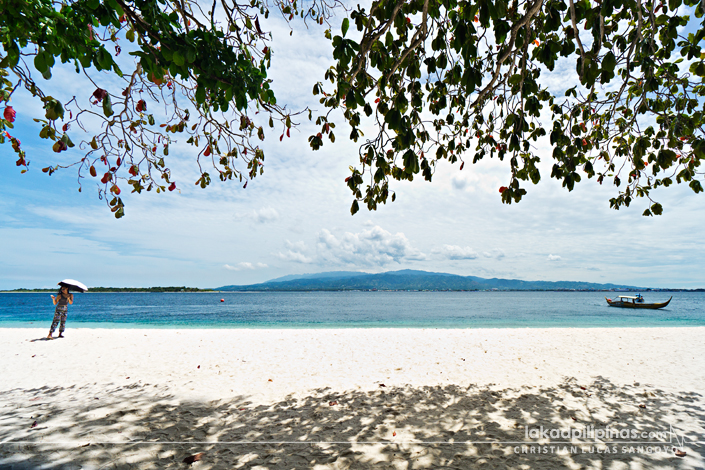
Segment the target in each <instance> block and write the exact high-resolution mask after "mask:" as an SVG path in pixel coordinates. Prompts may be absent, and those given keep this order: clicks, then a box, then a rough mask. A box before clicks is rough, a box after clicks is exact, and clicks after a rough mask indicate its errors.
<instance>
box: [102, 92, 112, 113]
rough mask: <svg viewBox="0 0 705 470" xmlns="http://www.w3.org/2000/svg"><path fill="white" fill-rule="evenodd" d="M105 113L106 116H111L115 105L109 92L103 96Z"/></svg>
mask: <svg viewBox="0 0 705 470" xmlns="http://www.w3.org/2000/svg"><path fill="white" fill-rule="evenodd" d="M103 114H105V117H110V116H112V115H113V105H112V103H111V102H110V95H109V94H107V93H106V95H105V97H104V98H103Z"/></svg>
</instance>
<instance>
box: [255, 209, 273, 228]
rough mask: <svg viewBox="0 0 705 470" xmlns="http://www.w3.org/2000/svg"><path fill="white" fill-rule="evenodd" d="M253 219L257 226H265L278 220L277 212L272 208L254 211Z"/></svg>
mask: <svg viewBox="0 0 705 470" xmlns="http://www.w3.org/2000/svg"><path fill="white" fill-rule="evenodd" d="M253 219H254V220H255V222H257V223H258V224H266V223H267V222H274V221H276V220H278V219H279V212H277V210H276V209H274V208H273V207H264V208H262V209H260V210H258V211H254V214H253Z"/></svg>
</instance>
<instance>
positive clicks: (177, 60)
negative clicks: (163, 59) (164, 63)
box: [171, 51, 184, 67]
mask: <svg viewBox="0 0 705 470" xmlns="http://www.w3.org/2000/svg"><path fill="white" fill-rule="evenodd" d="M171 60H173V61H174V63H175V64H176V65H178V66H179V67H183V65H184V56H183V55H181V52H179V51H174V55H172V56H171Z"/></svg>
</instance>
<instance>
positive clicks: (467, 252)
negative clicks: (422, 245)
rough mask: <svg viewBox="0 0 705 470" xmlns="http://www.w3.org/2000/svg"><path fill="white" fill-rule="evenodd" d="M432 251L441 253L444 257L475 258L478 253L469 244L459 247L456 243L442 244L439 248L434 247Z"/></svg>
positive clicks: (455, 258) (456, 258)
mask: <svg viewBox="0 0 705 470" xmlns="http://www.w3.org/2000/svg"><path fill="white" fill-rule="evenodd" d="M433 253H435V254H438V255H441V256H442V257H444V258H446V259H454V260H458V259H477V258H478V257H479V256H480V255H479V254H478V253H477V252H476V251H475V250H473V249H472V248H470V247H469V246H466V247H464V248H463V247H460V246H457V245H443V246H442V247H441V248H434V250H433Z"/></svg>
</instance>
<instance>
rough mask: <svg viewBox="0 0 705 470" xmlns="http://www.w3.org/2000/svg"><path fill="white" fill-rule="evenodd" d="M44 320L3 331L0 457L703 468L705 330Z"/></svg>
mask: <svg viewBox="0 0 705 470" xmlns="http://www.w3.org/2000/svg"><path fill="white" fill-rule="evenodd" d="M46 330H47V329H36V328H35V329H16V328H13V329H8V328H6V329H0V354H1V355H2V358H3V361H2V363H0V377H1V379H0V442H2V444H1V445H0V468H2V469H30V468H67V469H69V468H83V469H93V468H95V469H98V468H136V469H137V468H139V469H143V468H155V469H157V468H189V464H188V463H184V462H183V460H184V459H185V458H187V457H189V456H193V455H196V454H200V453H202V455H200V460H198V461H196V462H194V463H192V464H190V467H191V468H203V469H206V468H207V469H221V468H222V469H226V468H227V469H229V468H258V469H265V468H266V469H290V468H316V469H324V468H330V469H340V468H353V469H354V468H394V469H412V468H413V469H416V468H459V469H464V468H474V467H480V466H482V467H485V468H596V469H597V468H600V469H608V468H609V469H620V468H624V469H633V468H693V469H696V468H703V467H705V398H704V397H703V393H704V392H705V374H703V372H704V371H705V341H704V340H705V328H628V329H625V328H604V329H603V328H587V329H578V328H575V329H572V328H555V329H538V328H536V329H321V330H315V329H298V330H297V329H288V330H283V329H272V330H266V329H251V330H248V329H218V330H208V329H182V330H175V329H73V328H71V325H69V328H68V329H67V331H66V338H63V339H56V340H52V341H45V340H43V339H42V338H43V337H44V336H45V335H46V332H47V331H46ZM539 429H544V430H549V429H555V430H557V431H556V432H559V433H560V432H561V431H563V432H568V433H570V432H574V431H577V432H578V433H579V432H581V431H582V432H583V434H582V435H577V437H561V436H560V435H555V436H554V437H552V436H550V435H548V434H540V433H539V431H538V430H539ZM590 429H593V430H605V429H607V430H608V431H607V432H609V430H610V429H612V430H613V432H614V430H617V431H619V432H623V431H625V430H626V431H628V432H630V433H638V436H636V437H635V436H634V435H630V436H628V437H629V438H627V435H626V434H621V436H620V437H617V438H606V437H605V436H604V435H603V436H602V437H601V438H596V437H595V436H594V435H593V436H589V435H587V434H586V433H587V432H589V430H590ZM533 432H536V433H538V434H531V433H533ZM665 432H670V434H669V437H668V438H663V436H662V435H658V434H655V433H665ZM649 433H652V434H649ZM574 434H575V432H574ZM547 436H548V437H547ZM654 436H655V437H654ZM613 437H614V435H613ZM683 438H685V442H684V443H683V441H682V440H681V439H683ZM674 448H677V449H681V450H683V451H685V452H686V455H685V456H684V457H678V456H676V455H675V454H674V452H673V449H674Z"/></svg>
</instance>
